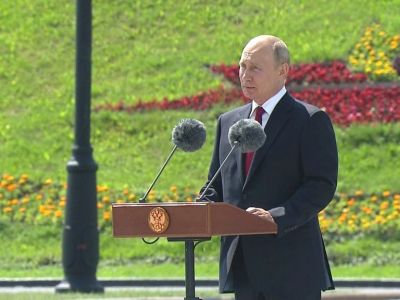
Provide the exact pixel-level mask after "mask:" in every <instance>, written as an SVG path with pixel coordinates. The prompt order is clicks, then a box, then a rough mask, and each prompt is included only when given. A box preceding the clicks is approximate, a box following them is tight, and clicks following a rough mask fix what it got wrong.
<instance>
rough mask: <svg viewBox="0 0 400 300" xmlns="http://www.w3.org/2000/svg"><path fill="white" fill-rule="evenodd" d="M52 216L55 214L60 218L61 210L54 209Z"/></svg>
mask: <svg viewBox="0 0 400 300" xmlns="http://www.w3.org/2000/svg"><path fill="white" fill-rule="evenodd" d="M54 216H55V217H56V218H61V217H62V211H61V210H56V211H55V212H54Z"/></svg>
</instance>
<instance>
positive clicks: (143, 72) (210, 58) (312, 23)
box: [0, 0, 400, 190]
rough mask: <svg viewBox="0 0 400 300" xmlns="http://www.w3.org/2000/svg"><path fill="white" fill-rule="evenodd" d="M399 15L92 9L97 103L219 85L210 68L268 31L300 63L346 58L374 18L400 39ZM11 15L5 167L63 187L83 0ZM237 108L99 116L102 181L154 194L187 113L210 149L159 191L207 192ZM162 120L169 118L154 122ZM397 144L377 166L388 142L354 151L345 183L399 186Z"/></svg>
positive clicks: (4, 30) (172, 171)
mask: <svg viewBox="0 0 400 300" xmlns="http://www.w3.org/2000/svg"><path fill="white" fill-rule="evenodd" d="M399 9H400V3H399V2H398V1H385V2H380V1H361V0H359V1H350V0H343V1H339V2H330V1H302V2H301V3H298V2H291V1H286V2H276V1H275V2H274V1H270V2H260V1H244V2H243V1H240V2H238V1H233V0H232V1H188V2H184V3H183V2H182V3H178V2H176V1H172V0H168V1H159V2H154V1H153V2H150V1H142V2H137V3H130V2H124V1H120V2H118V3H116V2H107V1H106V2H99V3H93V15H94V20H93V87H92V98H93V99H92V102H93V105H96V104H99V103H104V102H118V101H120V100H124V101H126V102H128V103H134V102H136V101H137V100H138V99H144V100H147V99H154V98H155V99H162V98H163V97H169V98H170V99H171V98H176V97H180V96H184V95H192V94H195V93H197V92H200V91H204V90H207V89H209V88H213V87H216V86H217V85H219V84H220V83H221V77H218V76H214V75H213V74H211V73H210V72H209V71H208V70H207V69H206V68H205V67H204V65H205V64H212V63H220V62H224V63H227V64H230V63H235V62H237V60H238V58H239V56H240V52H241V49H242V47H243V45H244V44H245V43H246V41H247V40H248V39H249V38H250V37H252V36H254V35H258V34H262V33H271V34H276V35H279V36H281V37H282V38H283V39H284V40H285V41H286V42H287V44H288V46H289V48H290V49H291V53H292V58H293V62H294V63H298V62H310V61H325V60H330V59H344V60H346V58H347V55H348V53H349V52H350V51H351V49H352V47H354V45H355V43H356V42H357V40H358V39H359V38H360V36H361V34H362V32H363V30H364V29H365V27H366V26H368V25H370V24H371V23H372V22H375V21H378V22H380V23H381V24H382V26H383V28H384V29H385V30H386V31H387V32H388V33H389V34H392V35H393V34H396V33H398V32H397V31H398V28H400V19H399V18H397V11H398V10H399ZM0 12H1V13H0V21H1V24H2V26H1V29H0V53H1V56H0V85H1V87H2V88H1V89H0V99H1V101H0V128H1V130H0V141H1V142H0V155H1V157H3V159H1V160H0V170H1V171H2V172H9V173H11V174H21V173H28V174H30V175H32V176H34V177H35V178H48V177H50V178H53V179H59V180H61V181H63V180H65V178H66V171H65V165H66V163H67V161H68V159H69V158H70V153H71V148H72V142H73V123H74V120H73V115H74V112H73V111H74V66H75V63H74V51H75V49H74V46H75V40H74V38H75V36H74V35H75V31H74V24H75V23H74V22H75V5H74V3H73V2H62V3H60V2H59V1H56V0H45V1H40V3H35V4H33V2H31V1H28V0H17V1H11V2H10V1H1V3H0ZM227 109H228V108H227V107H220V108H219V109H217V110H218V111H217V112H216V111H215V110H214V111H213V110H212V111H206V112H192V111H181V112H166V113H162V114H160V113H158V112H154V113H146V114H140V113H137V114H132V115H125V114H116V113H107V112H102V113H93V115H92V144H93V146H94V157H95V159H96V161H97V162H98V164H99V166H100V169H99V171H98V182H99V183H101V184H112V185H113V186H117V187H122V186H124V185H127V186H131V187H133V188H135V189H145V188H146V187H147V185H148V184H149V182H150V181H151V180H152V178H153V176H154V174H155V173H156V172H157V170H158V167H159V165H160V164H161V162H162V161H163V159H164V157H166V156H167V154H168V152H169V147H170V145H169V143H168V141H169V139H170V132H171V129H172V127H173V126H174V125H175V124H176V123H177V122H178V120H179V119H180V118H183V117H193V118H197V119H200V120H202V121H204V122H205V123H206V125H207V128H208V140H207V145H206V146H205V147H204V149H202V150H201V151H199V152H197V153H196V154H185V155H183V154H180V155H176V157H174V161H173V162H171V165H174V166H171V167H168V169H167V170H166V174H164V176H163V179H162V181H160V185H159V186H158V187H159V188H161V189H165V188H167V187H169V186H170V185H171V183H174V184H178V185H182V186H184V185H186V184H189V185H193V186H194V187H195V188H197V187H199V186H200V185H201V183H202V182H203V181H204V178H205V176H206V173H207V168H208V161H209V158H210V152H211V145H212V140H213V134H214V133H213V130H214V126H215V117H216V115H218V113H220V112H222V111H226V110H227ZM154 118H156V119H157V120H158V122H157V123H156V124H155V125H151V123H153V120H154ZM367 127H368V126H367ZM382 147H384V146H383V145H382ZM391 148H392V150H391V154H390V155H391V156H389V157H387V155H385V156H384V157H382V158H381V159H376V160H375V161H373V157H376V155H377V154H378V153H379V152H382V149H381V148H379V147H378V149H376V150H374V149H373V150H370V148H369V147H368V148H367V149H354V150H356V151H354V152H352V155H349V154H348V153H343V154H342V156H344V158H342V159H341V169H342V170H343V171H342V175H341V178H342V180H341V182H340V185H339V187H340V188H342V189H346V190H347V189H355V188H362V189H365V190H374V189H381V188H382V187H383V186H385V187H389V188H392V189H395V188H397V187H398V186H399V183H398V181H395V180H394V179H391V178H393V174H394V172H393V171H391V170H395V169H396V168H398V163H397V164H396V161H398V159H397V158H398V148H396V147H395V146H393V147H391ZM351 150H353V149H351ZM341 151H342V152H347V151H348V149H345V148H342V149H341ZM353 155H354V156H353ZM349 156H350V157H349ZM193 157H196V159H193ZM366 157H368V159H367V160H365V158H366ZM377 166H378V167H379V168H378V170H376V169H374V170H373V171H371V170H372V167H374V168H376V167H377ZM389 166H392V167H393V168H392V169H390V170H389ZM187 169H191V170H193V173H192V174H191V175H192V176H191V177H193V181H190V182H189V183H187V182H184V180H183V178H182V177H181V176H179V175H180V174H182V172H184V171H182V170H187ZM377 171H378V173H379V174H376V173H377ZM346 172H348V174H347V173H346ZM372 172H373V174H374V176H371V173H372ZM381 174H383V175H381ZM364 175H365V176H364ZM364 177H365V178H364ZM370 178H376V182H374V181H371V180H370ZM372 182H373V183H376V184H371V183H372ZM395 184H396V186H393V185H395ZM156 188H157V187H156Z"/></svg>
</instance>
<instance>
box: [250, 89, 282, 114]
mask: <svg viewBox="0 0 400 300" xmlns="http://www.w3.org/2000/svg"><path fill="white" fill-rule="evenodd" d="M285 93H286V88H285V86H283V87H282V88H281V90H280V91H279V92H278V93H276V94H275V95H274V96H272V97H271V98H269V99H268V100H267V101H265V102H264V104H263V105H262V108H264V110H265V112H266V113H268V115H269V116H270V115H271V114H272V111H273V110H274V108H275V106H276V105H277V104H278V102H279V100H281V99H282V97H283V95H285ZM257 106H259V105H258V104H257V103H256V102H254V100H253V101H252V106H251V113H250V116H252V115H253V114H254V111H255V109H256V108H257Z"/></svg>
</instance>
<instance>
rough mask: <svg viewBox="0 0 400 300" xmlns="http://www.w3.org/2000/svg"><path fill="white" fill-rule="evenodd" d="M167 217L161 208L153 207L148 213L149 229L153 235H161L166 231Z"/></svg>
mask: <svg viewBox="0 0 400 300" xmlns="http://www.w3.org/2000/svg"><path fill="white" fill-rule="evenodd" d="M168 226H169V216H168V213H167V211H166V210H165V209H164V208H162V207H155V208H153V209H152V210H151V211H150V213H149V227H150V229H151V230H152V231H154V232H155V233H163V232H164V231H165V230H167V229H168Z"/></svg>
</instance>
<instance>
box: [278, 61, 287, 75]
mask: <svg viewBox="0 0 400 300" xmlns="http://www.w3.org/2000/svg"><path fill="white" fill-rule="evenodd" d="M279 75H282V76H284V77H285V78H287V77H288V75H289V64H287V63H283V64H281V69H280V71H279Z"/></svg>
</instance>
